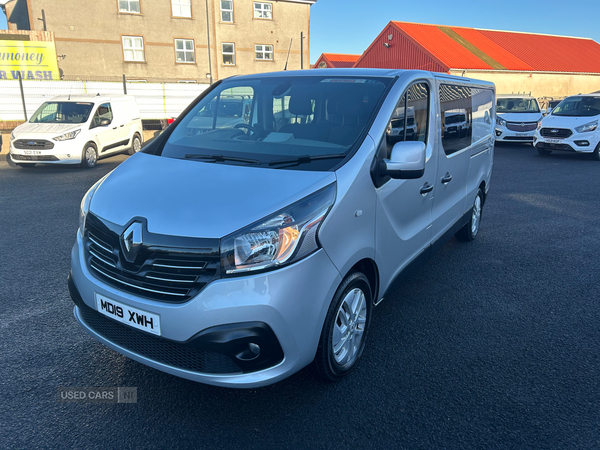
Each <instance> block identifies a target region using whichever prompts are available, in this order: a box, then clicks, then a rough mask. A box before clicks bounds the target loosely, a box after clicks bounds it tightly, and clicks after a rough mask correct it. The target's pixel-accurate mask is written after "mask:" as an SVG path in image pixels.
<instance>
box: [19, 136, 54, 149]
mask: <svg viewBox="0 0 600 450" xmlns="http://www.w3.org/2000/svg"><path fill="white" fill-rule="evenodd" d="M13 145H14V147H15V148H18V149H19V150H50V149H51V148H54V144H53V143H52V142H50V141H45V140H33V139H17V140H16V141H14V142H13Z"/></svg>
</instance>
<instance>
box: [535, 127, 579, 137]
mask: <svg viewBox="0 0 600 450" xmlns="http://www.w3.org/2000/svg"><path fill="white" fill-rule="evenodd" d="M540 134H541V135H542V136H544V137H546V138H557V139H564V138H568V137H569V136H571V135H572V134H573V132H572V131H571V130H569V129H568V128H542V129H541V130H540Z"/></svg>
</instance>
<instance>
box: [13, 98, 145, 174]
mask: <svg viewBox="0 0 600 450" xmlns="http://www.w3.org/2000/svg"><path fill="white" fill-rule="evenodd" d="M142 142H143V133H142V121H141V118H140V112H139V109H138V106H137V103H136V102H135V98H134V97H132V96H127V95H118V96H117V95H115V96H110V97H107V96H102V95H100V94H98V95H77V96H75V95H73V96H71V95H69V96H67V95H63V96H59V97H54V98H52V99H51V100H49V101H47V102H45V103H44V104H42V106H40V107H39V108H38V109H37V111H36V112H35V113H34V114H33V115H32V116H31V118H30V119H29V121H27V122H25V123H24V124H22V125H19V126H18V127H17V128H15V129H14V130H13V132H12V134H11V136H10V158H11V160H12V161H13V162H14V163H16V164H17V165H18V166H20V167H25V168H29V167H33V166H35V165H36V164H39V163H43V164H80V165H81V167H84V168H91V167H94V166H95V165H96V163H97V161H98V159H100V158H105V157H107V156H112V155H114V154H117V153H122V152H124V151H129V153H130V154H133V153H136V152H138V151H139V150H140V149H141V147H142Z"/></svg>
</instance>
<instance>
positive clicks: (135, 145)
mask: <svg viewBox="0 0 600 450" xmlns="http://www.w3.org/2000/svg"><path fill="white" fill-rule="evenodd" d="M141 149H142V139H141V138H140V135H139V134H137V133H136V134H135V135H134V136H133V140H132V141H131V147H129V154H130V155H133V154H134V153H137V152H139V151H140V150H141Z"/></svg>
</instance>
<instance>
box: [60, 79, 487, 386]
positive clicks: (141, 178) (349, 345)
mask: <svg viewBox="0 0 600 450" xmlns="http://www.w3.org/2000/svg"><path fill="white" fill-rule="evenodd" d="M242 95H243V96H244V98H245V99H248V100H249V111H248V114H242V116H243V117H242V120H241V121H239V120H221V119H220V113H219V111H221V110H220V108H219V104H221V103H224V104H228V103H230V100H231V98H232V97H233V98H240V96H242ZM495 104H496V103H495V93H494V85H493V84H491V83H489V82H484V81H476V80H470V79H468V78H462V77H453V76H449V75H443V74H438V73H431V72H424V71H401V70H383V69H323V70H315V71H312V70H310V71H309V70H305V71H298V72H279V73H270V74H257V75H247V76H239V77H235V78H229V79H226V80H223V81H222V82H218V83H215V84H214V85H212V86H211V87H210V89H208V90H207V91H206V92H204V93H203V94H202V95H201V96H200V97H199V98H197V99H196V100H195V101H194V102H193V103H192V104H191V105H190V106H189V107H188V108H187V109H186V110H185V111H184V112H183V113H182V115H181V116H180V117H179V118H178V119H177V121H176V122H175V123H173V124H172V125H171V126H170V127H169V128H167V129H166V130H165V131H164V132H163V133H162V134H161V135H159V136H158V137H157V138H156V139H155V140H153V141H152V142H151V143H150V144H149V145H147V146H146V147H145V148H144V149H143V150H142V151H141V152H139V153H137V154H135V155H133V156H132V157H131V158H129V159H127V160H126V161H125V162H123V163H122V164H121V165H120V166H119V167H117V168H116V169H115V170H114V171H113V172H111V173H110V174H109V175H107V176H106V177H104V178H103V179H101V180H100V181H99V182H98V183H96V184H95V185H94V186H92V188H91V189H90V190H89V192H88V193H87V194H86V195H85V197H84V198H83V200H82V203H81V214H80V222H79V232H78V233H77V239H76V242H75V245H74V246H73V250H72V253H71V258H72V259H71V264H72V269H71V275H70V277H69V281H68V285H69V291H70V294H71V297H72V299H73V301H74V303H75V305H76V306H75V308H74V314H75V317H76V319H77V320H78V321H79V323H80V324H81V326H82V327H83V329H84V330H85V331H86V332H87V333H89V334H90V335H91V336H92V337H94V338H95V339H97V340H98V341H100V342H102V343H103V344H105V345H107V346H108V347H110V348H112V349H114V350H116V351H117V352H120V353H122V354H124V355H126V356H128V357H130V358H132V359H134V360H136V361H139V362H141V363H144V364H147V365H149V366H151V367H154V368H156V369H159V370H162V371H165V372H168V373H170V374H173V375H177V376H180V377H183V378H187V379H190V380H195V381H199V382H202V383H208V384H213V385H219V386H229V387H241V388H251V387H257V386H263V385H266V384H270V383H274V382H276V381H278V380H281V379H283V378H285V377H288V376H289V375H291V374H293V373H295V372H297V371H298V370H300V369H302V368H303V367H305V366H307V365H309V364H311V363H313V365H314V368H315V369H316V371H317V372H318V373H319V374H320V375H321V376H322V377H324V378H325V379H329V380H336V379H339V378H341V377H343V376H344V375H346V374H347V373H348V372H349V371H350V370H351V369H352V368H353V367H354V366H355V364H356V362H357V361H358V359H359V357H360V355H361V353H362V352H363V349H364V347H365V342H366V338H367V332H368V329H369V323H370V321H371V311H372V308H373V306H374V305H376V304H377V303H379V302H380V301H381V300H382V299H383V298H384V297H386V295H388V293H389V292H392V291H393V290H394V289H395V286H397V282H398V281H399V280H401V279H402V278H403V277H404V276H406V274H407V273H409V271H410V270H411V269H413V268H415V267H417V266H418V265H419V264H421V263H422V262H423V261H425V260H427V258H428V257H429V256H430V255H431V254H432V253H433V252H434V251H435V250H437V249H438V248H440V247H441V246H442V245H444V243H445V242H446V241H447V240H448V239H450V238H451V237H452V236H454V235H456V236H457V237H458V238H459V239H461V240H464V241H471V240H473V239H475V237H476V236H477V234H478V232H479V227H480V220H481V212H482V208H483V206H484V205H485V201H486V197H487V194H488V190H489V186H490V176H491V172H492V158H493V146H494V137H493V132H494V119H495ZM457 110H460V111H462V113H464V114H465V117H466V118H468V120H465V121H464V122H465V123H467V124H468V128H467V129H466V130H463V132H462V133H447V134H444V133H442V124H443V123H444V120H445V116H446V114H447V113H449V114H450V115H453V114H455V112H456V111H457ZM209 114H212V123H211V124H210V125H209V126H207V124H208V123H210V121H207V120H206V119H207V117H208V116H209ZM400 116H402V117H400ZM200 118H201V119H200ZM409 119H412V120H409ZM393 121H395V122H394V123H392V122H393ZM199 122H202V124H203V125H202V126H198V123H199ZM411 122H412V123H413V125H409V124H410V123H411ZM404 124H407V126H404ZM401 127H402V128H403V132H402V133H394V134H393V135H392V134H391V133H390V132H389V131H390V130H391V129H400V128H401ZM409 127H414V128H413V132H409V129H410V128H409ZM124 191H126V192H127V193H128V195H125V196H124V195H123V192H124Z"/></svg>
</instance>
